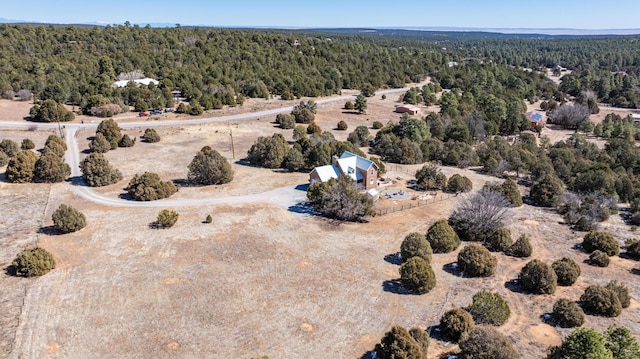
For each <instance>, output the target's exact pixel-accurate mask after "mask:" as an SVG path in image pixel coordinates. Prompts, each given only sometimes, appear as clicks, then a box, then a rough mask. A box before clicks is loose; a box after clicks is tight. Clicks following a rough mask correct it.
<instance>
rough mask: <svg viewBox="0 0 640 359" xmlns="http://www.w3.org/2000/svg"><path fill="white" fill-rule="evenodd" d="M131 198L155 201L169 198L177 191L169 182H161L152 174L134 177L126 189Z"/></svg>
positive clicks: (147, 173)
mask: <svg viewBox="0 0 640 359" xmlns="http://www.w3.org/2000/svg"><path fill="white" fill-rule="evenodd" d="M126 190H127V193H129V195H130V196H131V198H133V199H136V200H138V201H155V200H158V199H163V198H168V197H171V195H173V194H174V193H176V192H178V189H177V188H176V186H175V185H174V184H173V182H171V181H167V182H162V181H160V176H158V175H157V174H155V173H152V172H145V173H143V174H142V175H140V176H139V175H137V174H136V175H135V176H133V178H132V179H131V181H129V185H128V186H127V188H126Z"/></svg>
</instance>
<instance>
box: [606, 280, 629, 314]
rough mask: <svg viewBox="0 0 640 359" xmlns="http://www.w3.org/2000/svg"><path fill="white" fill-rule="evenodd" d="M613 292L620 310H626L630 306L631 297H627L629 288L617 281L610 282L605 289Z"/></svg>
mask: <svg viewBox="0 0 640 359" xmlns="http://www.w3.org/2000/svg"><path fill="white" fill-rule="evenodd" d="M605 288H607V289H609V290H610V291H612V292H614V293H615V294H616V295H617V296H618V299H619V300H620V305H621V306H622V308H628V307H629V306H630V305H631V296H630V295H629V288H627V287H626V286H625V285H624V284H622V283H620V282H618V281H617V280H612V281H610V282H609V283H608V284H607V286H606V287H605Z"/></svg>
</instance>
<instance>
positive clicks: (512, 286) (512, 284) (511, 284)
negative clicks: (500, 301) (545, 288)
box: [504, 279, 527, 294]
mask: <svg viewBox="0 0 640 359" xmlns="http://www.w3.org/2000/svg"><path fill="white" fill-rule="evenodd" d="M504 287H505V288H507V289H509V290H510V291H512V292H513V293H520V294H527V291H526V290H524V288H522V286H521V285H520V284H518V280H517V279H512V280H508V281H506V282H504Z"/></svg>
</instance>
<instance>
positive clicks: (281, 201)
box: [0, 87, 410, 208]
mask: <svg viewBox="0 0 640 359" xmlns="http://www.w3.org/2000/svg"><path fill="white" fill-rule="evenodd" d="M409 89H410V87H404V88H401V89H390V90H381V91H377V92H376V95H383V94H393V93H399V92H406V91H408V90H409ZM354 96H355V95H342V96H337V97H331V98H327V99H322V100H317V101H315V102H316V103H317V104H319V105H321V104H325V103H331V102H337V101H345V100H348V99H351V98H353V97H354ZM292 110H293V106H288V107H281V108H276V109H271V110H264V111H258V112H249V113H242V114H237V115H227V116H220V117H209V118H201V119H195V120H170V121H144V122H128V123H120V124H119V126H120V127H121V128H137V127H164V126H189V125H202V124H207V123H216V122H225V121H234V120H248V119H252V118H256V117H261V116H271V115H276V114H279V113H284V112H291V111H292ZM95 127H98V124H93V123H83V124H78V123H70V124H64V125H63V128H64V131H65V141H66V143H67V152H66V153H65V160H66V162H67V163H68V164H69V166H70V167H71V177H73V178H76V179H78V180H77V181H72V183H71V188H72V190H73V191H74V192H75V193H77V194H78V195H79V196H81V197H82V198H84V199H87V200H89V201H91V202H94V203H97V204H101V205H105V206H112V207H140V208H158V207H185V206H201V205H213V204H241V203H271V204H274V205H277V206H280V207H284V208H289V207H290V206H295V205H296V204H298V203H300V202H304V201H305V200H306V193H305V192H304V191H301V190H298V189H296V186H285V187H280V188H276V189H274V190H270V191H266V192H262V193H256V194H251V195H245V196H229V197H219V198H200V199H163V200H158V201H148V202H143V201H132V200H127V199H123V198H111V197H106V196H103V195H101V194H99V193H97V192H95V191H94V190H93V189H92V188H91V187H89V186H86V184H85V183H84V181H83V180H82V173H81V171H80V149H79V147H78V141H77V140H76V136H77V133H78V130H81V129H88V128H95ZM2 128H6V129H30V130H31V129H32V130H40V129H55V128H58V124H57V123H33V122H0V129H2Z"/></svg>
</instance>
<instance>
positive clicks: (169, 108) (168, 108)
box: [164, 107, 176, 112]
mask: <svg viewBox="0 0 640 359" xmlns="http://www.w3.org/2000/svg"><path fill="white" fill-rule="evenodd" d="M164 112H176V110H175V109H173V108H171V107H167V108H165V109H164Z"/></svg>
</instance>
